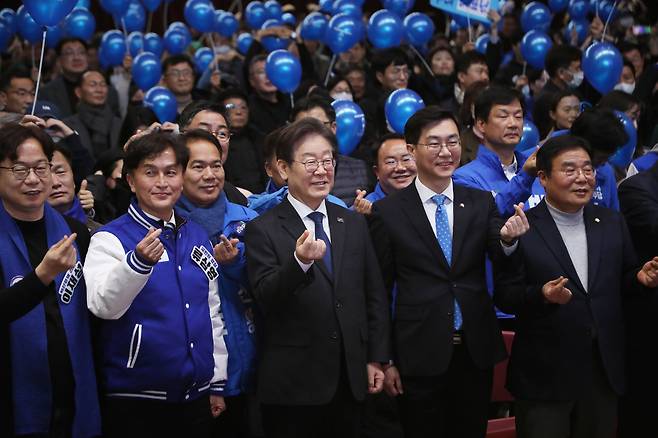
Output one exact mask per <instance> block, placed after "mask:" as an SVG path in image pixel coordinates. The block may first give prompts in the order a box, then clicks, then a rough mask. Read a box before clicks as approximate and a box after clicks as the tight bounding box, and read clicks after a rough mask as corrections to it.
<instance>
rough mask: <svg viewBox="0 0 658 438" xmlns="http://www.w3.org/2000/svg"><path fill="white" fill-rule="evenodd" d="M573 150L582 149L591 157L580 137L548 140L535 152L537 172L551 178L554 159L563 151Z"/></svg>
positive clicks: (560, 136)
mask: <svg viewBox="0 0 658 438" xmlns="http://www.w3.org/2000/svg"><path fill="white" fill-rule="evenodd" d="M573 149H583V150H584V151H585V152H587V155H589V156H590V157H591V156H592V151H591V149H590V146H589V143H588V142H587V140H585V139H584V138H582V137H577V136H575V135H569V134H566V135H558V136H556V137H551V138H549V139H548V140H546V143H544V144H543V145H542V147H540V148H539V151H538V152H537V171H542V172H544V173H545V174H546V176H551V171H552V170H553V160H554V159H555V157H557V156H558V155H560V154H561V153H562V152H564V151H570V150H573Z"/></svg>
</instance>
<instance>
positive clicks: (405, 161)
mask: <svg viewBox="0 0 658 438" xmlns="http://www.w3.org/2000/svg"><path fill="white" fill-rule="evenodd" d="M415 161H416V160H414V156H413V155H411V154H404V155H402V156H401V157H400V159H399V160H398V159H395V158H392V157H391V158H387V159H385V160H384V166H385V167H391V168H393V167H398V166H402V167H407V166H410V165H411V163H413V162H415Z"/></svg>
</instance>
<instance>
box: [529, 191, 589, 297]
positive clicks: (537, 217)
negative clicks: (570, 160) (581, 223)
mask: <svg viewBox="0 0 658 438" xmlns="http://www.w3.org/2000/svg"><path fill="white" fill-rule="evenodd" d="M532 211H533V216H534V220H533V221H532V223H531V224H530V229H535V230H536V231H537V233H539V235H540V236H541V237H542V238H543V239H544V242H545V243H546V247H547V248H548V249H549V250H550V251H551V252H552V253H553V255H554V256H555V258H556V259H557V261H558V263H560V265H561V266H562V269H564V272H565V276H566V277H569V280H571V282H572V283H574V284H575V285H576V286H578V288H579V289H580V291H581V292H582V293H585V288H584V287H583V284H582V283H581V282H580V278H579V277H578V274H577V273H576V268H574V266H573V263H572V261H571V257H570V256H569V251H567V247H566V246H565V245H564V242H563V241H562V236H561V235H560V231H558V229H557V225H555V221H554V220H553V217H552V216H551V214H550V213H549V211H548V207H547V206H546V201H545V200H542V201H541V202H540V203H539V205H538V206H537V207H535V208H533V209H532Z"/></svg>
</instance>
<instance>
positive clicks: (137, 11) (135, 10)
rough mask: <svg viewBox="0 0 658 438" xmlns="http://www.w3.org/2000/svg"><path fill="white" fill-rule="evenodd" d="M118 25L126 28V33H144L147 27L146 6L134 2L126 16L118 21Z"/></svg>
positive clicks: (129, 6)
mask: <svg viewBox="0 0 658 438" xmlns="http://www.w3.org/2000/svg"><path fill="white" fill-rule="evenodd" d="M117 22H118V23H121V25H122V26H125V27H126V32H128V33H130V32H135V31H143V30H144V27H146V11H145V10H144V6H142V4H141V3H139V2H137V1H132V2H130V4H129V5H128V9H127V10H126V12H125V14H123V15H122V16H121V17H119V18H118V19H117Z"/></svg>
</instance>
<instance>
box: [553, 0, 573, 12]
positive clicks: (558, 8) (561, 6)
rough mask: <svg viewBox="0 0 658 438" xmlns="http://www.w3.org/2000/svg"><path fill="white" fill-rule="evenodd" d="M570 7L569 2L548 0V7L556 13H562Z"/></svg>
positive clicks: (567, 0) (565, 0)
mask: <svg viewBox="0 0 658 438" xmlns="http://www.w3.org/2000/svg"><path fill="white" fill-rule="evenodd" d="M567 6H569V0H548V7H549V8H551V11H553V12H554V13H556V14H557V13H558V12H562V11H564V10H566V9H567Z"/></svg>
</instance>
